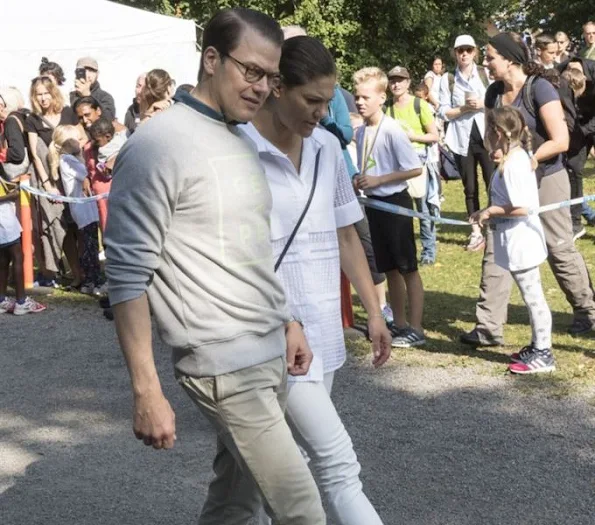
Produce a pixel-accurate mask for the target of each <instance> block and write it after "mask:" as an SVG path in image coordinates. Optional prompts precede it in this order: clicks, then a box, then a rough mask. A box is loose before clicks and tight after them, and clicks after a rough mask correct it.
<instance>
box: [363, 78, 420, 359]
mask: <svg viewBox="0 0 595 525" xmlns="http://www.w3.org/2000/svg"><path fill="white" fill-rule="evenodd" d="M353 80H354V84H355V98H356V106H357V110H358V112H359V114H360V115H361V116H362V117H363V119H364V123H365V125H364V126H361V127H360V128H359V129H358V130H357V132H356V141H357V158H358V166H359V175H358V176H357V177H355V178H354V181H355V184H356V187H357V188H358V189H360V190H363V191H364V193H365V194H366V195H367V196H368V198H370V199H373V200H377V201H381V202H386V203H389V204H396V205H398V206H402V207H405V208H409V209H412V208H413V202H412V200H411V197H410V196H409V193H408V192H407V180H408V179H411V178H413V177H416V176H418V175H420V174H421V172H422V167H421V162H420V160H419V157H418V155H417V153H416V152H415V150H414V149H413V146H412V145H411V142H410V141H409V139H408V138H407V135H406V134H405V132H404V131H403V130H402V128H401V126H400V125H399V123H398V122H396V121H395V120H393V119H391V118H389V117H386V116H385V115H384V113H383V111H382V109H383V105H384V103H385V102H386V90H387V88H388V78H387V76H386V74H385V73H384V72H383V71H382V70H380V69H378V68H376V67H369V68H364V69H361V70H359V71H357V72H356V73H355V74H354V76H353ZM366 215H367V217H368V222H369V224H370V234H371V237H372V245H373V247H374V255H375V258H376V265H377V269H378V271H379V272H384V273H386V277H387V280H388V293H389V297H390V304H391V307H392V311H393V314H394V325H393V337H394V338H393V346H396V347H402V348H407V347H411V346H417V345H421V344H424V343H425V337H424V332H423V328H422V317H423V303H424V289H423V284H422V281H421V277H420V275H419V272H418V269H417V251H416V247H415V237H414V234H413V219H412V218H411V217H406V216H404V215H396V214H393V213H387V212H385V211H380V210H376V209H374V208H370V207H367V208H366ZM406 297H407V300H406V299H405V298H406ZM406 301H407V302H408V304H409V323H407V316H406V308H405V307H406Z"/></svg>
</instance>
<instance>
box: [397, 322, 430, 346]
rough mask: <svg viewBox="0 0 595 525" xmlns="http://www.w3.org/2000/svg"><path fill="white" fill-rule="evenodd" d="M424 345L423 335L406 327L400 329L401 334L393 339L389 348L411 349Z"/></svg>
mask: <svg viewBox="0 0 595 525" xmlns="http://www.w3.org/2000/svg"><path fill="white" fill-rule="evenodd" d="M425 344H426V338H425V337H424V334H422V333H421V332H418V331H417V330H415V329H413V328H411V327H410V326H408V327H407V328H403V329H401V333H400V334H399V335H397V336H394V337H393V341H392V344H391V346H393V347H395V348H411V347H413V346H421V345H425Z"/></svg>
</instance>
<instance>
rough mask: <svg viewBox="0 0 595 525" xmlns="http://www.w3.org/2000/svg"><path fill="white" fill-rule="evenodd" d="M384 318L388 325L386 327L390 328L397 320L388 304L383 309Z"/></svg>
mask: <svg viewBox="0 0 595 525" xmlns="http://www.w3.org/2000/svg"><path fill="white" fill-rule="evenodd" d="M382 317H384V322H385V323H386V326H387V327H389V328H390V326H389V325H391V324H392V323H394V322H395V318H394V316H393V310H392V308H391V307H390V306H389V305H388V304H385V305H384V306H383V307H382Z"/></svg>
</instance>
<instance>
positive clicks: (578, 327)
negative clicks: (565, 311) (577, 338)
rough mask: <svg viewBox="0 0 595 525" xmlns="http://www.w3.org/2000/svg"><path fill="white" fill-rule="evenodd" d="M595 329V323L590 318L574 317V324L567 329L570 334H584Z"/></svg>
mask: <svg viewBox="0 0 595 525" xmlns="http://www.w3.org/2000/svg"><path fill="white" fill-rule="evenodd" d="M593 329H595V325H594V324H593V322H592V321H589V320H588V319H576V318H575V319H574V320H573V321H572V324H571V325H570V326H569V327H568V330H566V331H567V332H568V333H569V334H570V335H582V334H587V333H589V332H590V331H591V330H593Z"/></svg>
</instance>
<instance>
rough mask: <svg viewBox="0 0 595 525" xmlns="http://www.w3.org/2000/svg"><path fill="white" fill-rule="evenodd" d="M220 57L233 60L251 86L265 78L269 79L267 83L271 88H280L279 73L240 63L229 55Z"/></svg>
mask: <svg viewBox="0 0 595 525" xmlns="http://www.w3.org/2000/svg"><path fill="white" fill-rule="evenodd" d="M220 55H221V56H222V57H228V58H231V60H232V61H233V63H234V64H235V65H236V67H237V68H238V69H239V70H240V73H242V75H243V77H244V80H245V81H246V82H248V83H250V84H256V83H257V82H260V81H261V80H262V79H263V78H264V77H267V83H268V85H269V87H271V88H275V87H279V84H281V75H280V74H279V73H267V72H266V71H265V70H264V69H262V68H261V67H258V66H249V65H248V64H244V63H243V62H240V61H239V60H238V59H237V58H234V57H232V56H231V55H230V54H228V53H220Z"/></svg>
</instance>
